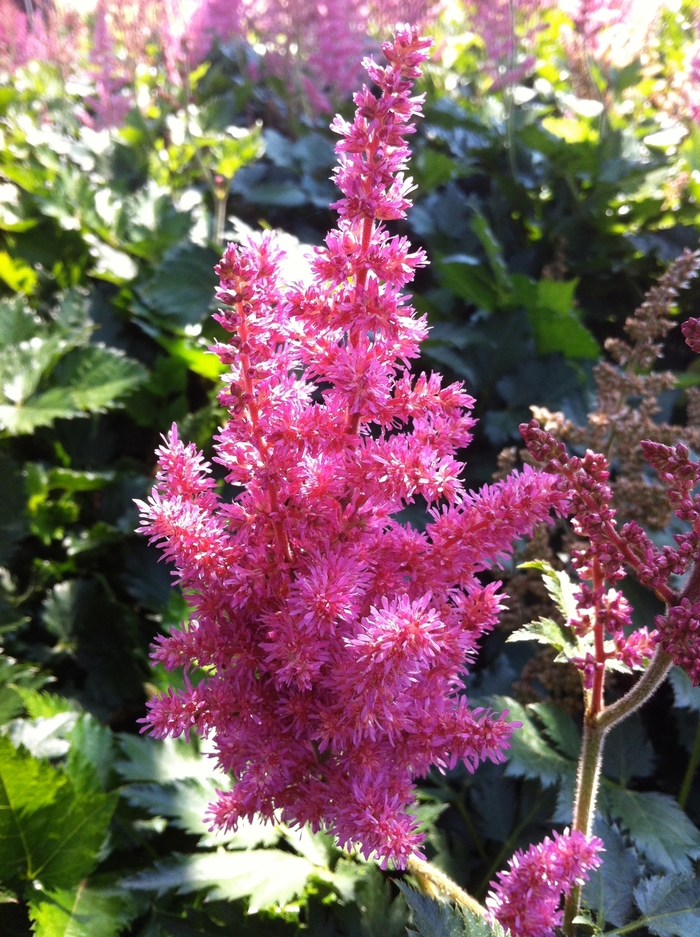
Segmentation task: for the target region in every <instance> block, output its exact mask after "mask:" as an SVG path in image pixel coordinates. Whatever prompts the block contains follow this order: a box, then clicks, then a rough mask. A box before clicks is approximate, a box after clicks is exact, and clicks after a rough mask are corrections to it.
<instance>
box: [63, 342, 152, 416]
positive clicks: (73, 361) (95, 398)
mask: <svg viewBox="0 0 700 937" xmlns="http://www.w3.org/2000/svg"><path fill="white" fill-rule="evenodd" d="M147 376H148V372H147V371H146V369H145V368H144V367H143V365H141V364H139V363H138V362H137V361H134V360H132V359H131V358H127V357H126V355H124V354H123V353H122V352H121V351H118V350H117V349H116V348H106V347H105V346H104V345H90V346H89V347H88V348H80V349H76V350H75V351H73V352H71V353H70V354H69V355H68V356H67V357H66V358H64V359H63V360H62V361H61V362H60V364H59V365H58V366H57V367H56V371H55V373H54V380H56V381H57V382H59V383H60V384H62V385H64V386H65V388H66V390H67V392H68V394H69V395H70V397H69V399H70V401H71V403H72V405H73V408H74V410H76V411H80V410H87V411H89V412H90V413H97V412H99V411H102V410H104V409H105V408H106V407H108V406H110V405H112V404H114V403H115V401H116V400H117V399H118V398H119V397H121V396H123V395H124V394H125V393H127V391H130V390H133V389H134V388H135V387H137V386H138V385H139V384H140V383H141V382H142V381H144V380H146V378H147ZM61 389H62V390H63V388H61Z"/></svg>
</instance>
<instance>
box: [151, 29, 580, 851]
mask: <svg viewBox="0 0 700 937" xmlns="http://www.w3.org/2000/svg"><path fill="white" fill-rule="evenodd" d="M429 45H430V43H429V41H428V40H425V39H421V38H420V36H419V34H418V32H417V30H416V29H415V28H409V27H402V28H399V29H398V30H397V33H396V37H395V39H394V41H393V42H391V43H387V44H385V45H384V47H383V48H384V53H385V55H386V58H387V61H388V64H387V65H386V66H384V67H383V68H380V67H379V66H377V65H375V64H374V63H371V62H370V63H367V64H368V70H369V71H370V74H371V75H372V77H373V79H374V80H375V82H376V83H377V84H378V86H379V88H380V95H379V97H375V96H374V94H372V93H371V92H370V91H369V90H368V89H367V88H364V89H363V90H362V91H361V92H360V93H359V94H358V96H357V98H356V101H357V104H358V113H357V115H356V117H355V120H354V121H353V123H351V124H347V125H345V124H343V123H342V122H339V121H336V124H335V126H336V128H337V129H339V130H340V132H341V137H342V139H341V142H340V143H339V144H338V147H337V150H338V154H339V157H340V161H341V166H340V169H339V172H338V179H339V183H340V184H341V187H342V190H343V193H344V196H345V197H344V199H342V200H341V203H340V204H339V210H340V216H341V217H340V220H339V223H338V227H337V229H336V230H334V231H332V232H331V233H330V234H329V235H328V238H327V242H326V246H325V247H322V248H317V249H316V252H315V255H314V257H313V258H312V260H311V264H310V271H309V272H308V276H306V277H305V279H304V280H303V282H300V283H287V282H285V279H284V276H283V267H282V262H283V256H282V253H281V251H280V249H279V248H278V247H277V245H276V243H275V239H274V237H273V236H272V235H270V234H263V235H262V236H260V237H254V238H251V239H250V240H249V241H248V242H247V243H245V244H242V245H233V244H230V245H229V246H228V247H227V248H226V250H225V252H224V255H223V257H222V260H221V262H220V264H219V265H218V267H217V272H218V274H219V277H220V289H219V291H218V298H219V300H220V301H221V303H222V309H221V311H220V313H219V314H218V317H217V318H218V320H219V322H220V323H221V324H222V326H223V327H224V328H225V329H226V331H227V332H228V333H229V335H230V337H229V340H228V341H227V342H226V343H221V344H219V345H217V346H216V347H215V348H214V349H213V350H214V351H215V352H216V354H218V355H219V357H220V358H221V360H222V362H223V363H224V364H225V365H227V367H228V369H229V370H228V373H227V374H226V376H225V386H224V390H223V391H222V392H221V395H220V399H221V402H222V404H223V405H224V406H225V407H226V408H227V409H228V411H229V420H228V422H227V423H226V425H225V426H224V427H223V428H222V429H221V430H220V432H219V435H218V437H217V440H216V446H215V448H216V456H215V459H216V461H217V462H218V463H219V464H220V465H221V466H223V468H224V471H225V474H226V480H227V481H228V482H229V483H230V484H232V485H235V486H238V487H239V489H242V490H241V491H240V493H239V494H238V495H237V496H236V497H235V498H234V499H233V500H232V501H231V502H226V501H224V500H222V499H221V497H220V495H219V493H218V491H217V489H216V487H215V486H214V485H213V484H212V481H211V478H210V467H209V466H208V465H207V464H206V463H205V462H204V460H203V459H202V457H201V455H200V454H199V453H198V452H197V451H196V449H195V447H194V446H192V445H185V444H184V443H183V442H182V441H181V440H180V439H179V437H178V434H177V431H176V429H175V428H174V429H173V430H172V432H171V433H170V434H169V436H168V438H167V440H166V442H165V445H164V446H163V447H162V448H161V449H160V450H159V453H158V455H159V469H158V475H157V484H156V488H155V489H154V492H153V495H152V497H151V498H150V499H149V501H148V503H142V504H141V510H142V518H143V526H142V527H141V530H142V531H143V532H144V533H146V534H147V535H148V536H149V537H150V538H151V540H152V541H155V542H159V543H160V544H161V546H162V547H163V549H164V552H165V555H166V557H167V558H168V559H169V560H170V561H171V562H172V563H173V564H174V566H175V569H176V575H177V578H178V580H179V582H180V583H181V585H182V587H183V589H184V590H185V592H186V594H187V595H188V601H189V603H190V604H191V606H192V609H193V619H192V620H191V621H190V622H189V623H188V624H187V626H185V627H183V629H182V630H179V631H177V630H175V631H173V632H172V634H171V635H170V636H168V637H164V638H161V639H160V641H159V642H158V645H157V648H156V650H155V657H156V658H157V659H158V660H160V661H162V662H163V663H164V665H165V666H166V667H169V668H172V667H176V666H178V665H181V666H183V667H184V668H185V669H186V670H187V668H190V667H191V666H193V665H196V666H199V667H200V668H202V669H204V670H205V675H204V678H203V679H202V680H201V681H200V682H199V683H197V685H196V686H195V685H189V684H187V685H186V686H185V688H184V689H183V690H179V691H177V692H170V693H169V694H167V695H165V696H163V697H161V698H159V699H155V700H153V701H152V702H151V704H150V712H149V716H148V719H147V724H148V726H149V727H150V729H151V731H152V733H153V734H155V735H157V736H164V735H177V734H179V733H189V732H190V731H197V732H200V733H205V734H209V735H210V736H211V737H212V739H213V742H214V744H215V746H216V750H217V752H218V758H219V762H220V764H221V766H222V767H223V768H224V769H225V770H227V771H230V772H231V773H232V774H233V776H234V777H235V779H236V784H235V786H234V787H233V790H232V791H229V792H224V793H221V795H220V797H219V799H218V801H217V802H216V803H215V804H214V805H213V806H212V808H211V819H212V822H213V823H214V824H215V825H219V826H225V827H230V826H235V824H236V823H237V822H238V820H239V819H240V818H242V817H252V815H253V814H255V813H260V814H262V815H263V816H265V817H268V818H271V817H273V816H274V817H279V818H281V819H282V820H284V821H285V822H288V823H292V824H302V823H305V822H308V823H310V824H312V826H314V827H318V826H319V825H321V824H326V825H327V826H328V827H330V828H331V829H332V830H333V831H334V832H335V833H336V834H337V836H338V839H339V841H340V843H341V844H342V845H345V846H350V845H351V844H357V845H359V847H360V848H361V849H362V851H363V852H364V854H365V855H370V854H372V853H375V854H376V855H377V856H379V857H380V858H381V860H382V861H384V860H386V859H388V858H392V859H393V860H394V861H396V862H397V863H398V864H399V865H402V864H403V863H404V862H405V861H406V859H407V857H408V856H409V855H411V854H412V853H413V852H414V851H415V850H416V849H417V847H418V845H419V843H420V835H419V834H418V832H417V831H416V825H417V824H416V820H415V817H414V816H413V813H412V811H411V807H412V804H413V801H414V786H413V779H414V777H416V776H421V775H423V774H425V773H426V772H427V771H428V769H429V767H430V766H431V765H437V766H438V767H440V768H443V769H446V768H450V767H453V766H454V765H455V764H456V763H457V762H460V761H461V762H463V763H464V764H465V765H466V766H467V768H468V769H469V770H473V769H474V768H475V767H476V765H477V764H478V763H479V762H480V761H481V760H483V759H484V758H489V759H491V760H493V761H501V760H502V759H503V750H504V748H505V747H506V746H507V744H508V739H509V737H510V734H511V731H512V726H511V725H509V724H508V723H507V722H506V721H505V719H504V718H503V716H500V715H494V714H493V713H490V712H488V711H483V710H473V709H471V708H470V707H469V705H468V703H467V700H466V698H465V696H464V693H463V687H464V685H463V679H462V678H463V675H464V670H465V667H466V665H467V663H468V662H469V660H470V659H472V658H473V656H474V654H475V652H476V648H477V643H478V640H479V638H480V636H481V635H482V634H483V633H484V632H485V631H486V630H488V629H489V628H491V627H493V625H494V624H495V622H496V620H497V616H498V613H499V609H500V607H501V606H500V596H499V594H498V584H493V583H491V584H489V585H487V586H484V585H482V584H481V583H480V581H479V579H478V577H477V573H478V572H479V571H480V570H483V569H487V568H489V567H490V566H491V564H492V563H494V562H498V561H500V560H502V559H503V558H504V557H506V556H508V555H509V553H510V550H511V544H512V541H513V539H514V538H518V537H520V536H521V535H523V534H524V533H526V532H529V531H530V530H531V529H532V527H533V526H534V524H536V523H537V522H539V521H542V520H545V519H547V517H548V516H549V513H550V511H551V509H552V508H555V509H556V510H558V511H559V512H563V511H565V510H566V507H567V499H566V495H565V493H564V492H563V490H562V489H561V486H559V485H558V483H557V479H555V478H554V477H553V476H551V475H547V474H544V473H540V472H535V471H533V470H531V469H529V468H528V469H527V470H526V471H525V472H524V473H523V474H522V475H517V474H515V475H513V476H512V477H510V478H509V479H508V480H507V481H505V482H502V483H500V484H497V485H494V486H490V487H489V486H487V487H485V488H483V489H482V490H481V491H479V492H467V491H466V490H465V488H464V484H463V482H462V480H461V474H462V469H463V463H462V461H461V460H460V458H459V455H458V452H459V450H461V449H462V448H463V447H465V446H466V445H467V444H468V443H469V441H470V439H471V429H472V426H473V424H474V420H473V419H472V417H471V416H470V414H469V409H470V407H471V406H472V404H473V401H472V399H471V398H470V397H469V395H468V394H467V393H465V391H464V389H463V387H462V386H461V385H459V384H451V385H449V386H447V387H445V386H443V384H442V380H441V378H440V376H439V375H435V374H431V375H429V376H428V375H425V374H423V375H420V376H418V377H414V376H411V375H410V374H409V372H408V370H407V362H408V361H410V360H411V359H413V358H415V357H416V356H417V354H418V349H419V343H420V341H421V340H422V339H423V338H424V337H425V335H426V323H425V321H424V319H422V318H420V317H418V316H417V315H416V313H415V311H414V310H413V309H412V307H411V306H410V304H409V301H408V297H407V296H406V295H405V294H404V293H403V292H402V287H404V286H405V285H406V284H407V283H408V282H409V281H410V280H411V278H412V277H413V273H414V270H415V269H416V267H417V266H420V265H421V264H424V263H425V262H426V260H425V256H424V254H423V253H422V252H421V251H414V252H412V251H411V249H410V245H409V244H408V242H407V241H406V239H405V238H402V237H398V236H395V235H392V234H391V233H390V232H389V230H388V229H387V227H386V225H385V223H384V221H385V219H387V218H389V217H398V216H400V215H401V213H403V212H404V211H405V208H406V207H407V204H408V203H407V201H406V200H405V192H406V187H407V185H408V184H409V183H408V181H407V180H403V179H402V178H401V174H402V173H403V171H404V167H405V162H406V159H407V155H408V152H407V150H406V148H405V143H404V136H405V134H406V133H408V132H409V131H410V130H411V129H412V128H411V123H410V121H411V118H412V117H413V116H414V115H416V114H418V113H419V111H420V99H419V98H414V97H411V88H412V83H413V79H414V78H415V77H416V76H417V75H418V73H419V65H420V62H421V61H422V60H423V59H425V57H426V56H427V53H428V49H429ZM417 500H422V501H424V502H425V503H427V505H428V507H429V509H430V511H431V517H430V520H429V523H428V524H427V527H426V529H425V530H418V529H414V528H412V527H411V526H408V525H405V524H402V523H400V521H399V519H398V518H397V514H398V512H400V511H401V510H402V509H403V508H405V507H406V506H407V505H410V504H412V503H414V502H416V501H417Z"/></svg>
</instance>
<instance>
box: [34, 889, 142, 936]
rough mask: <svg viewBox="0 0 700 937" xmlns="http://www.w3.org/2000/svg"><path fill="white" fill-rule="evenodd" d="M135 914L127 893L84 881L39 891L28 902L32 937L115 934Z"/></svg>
mask: <svg viewBox="0 0 700 937" xmlns="http://www.w3.org/2000/svg"><path fill="white" fill-rule="evenodd" d="M137 913H138V906H137V904H136V902H135V901H134V898H133V897H132V895H130V894H129V893H128V892H125V891H123V890H118V889H109V888H94V887H91V886H89V885H85V884H80V885H78V886H77V888H74V889H61V890H57V891H39V892H38V893H35V894H32V897H31V899H30V901H29V916H30V918H31V920H32V923H33V931H34V937H118V935H119V934H120V933H121V932H122V930H123V929H124V928H125V927H127V925H129V924H130V923H131V921H132V920H133V919H134V918H135V917H136V915H137Z"/></svg>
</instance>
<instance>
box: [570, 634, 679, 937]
mask: <svg viewBox="0 0 700 937" xmlns="http://www.w3.org/2000/svg"><path fill="white" fill-rule="evenodd" d="M671 664H672V660H671V657H670V656H669V655H668V654H667V653H666V652H665V651H664V650H663V649H662V648H661V647H658V648H657V649H656V652H655V653H654V656H653V658H652V660H651V663H650V664H649V666H648V667H647V669H646V670H645V671H644V673H643V674H642V676H641V677H640V678H639V680H638V681H637V682H636V683H635V685H634V686H633V687H632V689H631V690H629V691H628V692H627V693H625V695H624V696H623V697H621V698H620V699H619V700H617V701H616V702H614V703H613V704H612V705H611V706H608V707H607V708H605V709H603V710H601V711H600V712H591V713H588V714H587V715H586V718H585V720H584V727H583V743H582V745H581V755H580V757H579V770H578V777H577V779H576V795H575V799H574V818H573V828H574V830H580V831H581V832H582V833H585V834H586V835H587V836H590V833H591V828H592V826H593V818H594V817H595V808H596V798H597V794H598V787H599V783H600V765H601V762H602V760H603V744H604V742H605V736H606V735H607V734H608V732H609V731H610V729H612V728H613V726H615V725H617V723H618V722H621V721H622V720H623V719H626V718H627V716H629V715H630V714H631V713H633V712H634V711H635V710H636V709H639V707H640V706H641V705H642V703H645V702H646V701H647V700H648V699H649V697H650V696H651V695H652V694H653V693H654V692H655V690H657V689H658V687H659V686H660V685H661V683H662V682H663V681H664V679H665V678H666V675H667V674H668V672H669V670H670V669H671ZM580 904H581V889H580V888H575V889H574V890H573V891H572V892H571V894H570V895H569V897H568V898H567V899H566V904H565V905H564V934H565V935H566V937H574V934H575V930H576V929H575V926H574V918H575V917H576V916H577V914H578V913H579V907H580Z"/></svg>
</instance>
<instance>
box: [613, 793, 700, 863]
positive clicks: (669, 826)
mask: <svg viewBox="0 0 700 937" xmlns="http://www.w3.org/2000/svg"><path fill="white" fill-rule="evenodd" d="M600 800H601V809H607V811H608V813H609V814H610V816H611V817H613V818H615V819H618V820H620V822H621V823H622V825H623V826H624V827H626V829H627V830H629V835H630V837H631V839H632V841H633V842H634V844H635V846H636V847H637V848H638V849H639V850H640V852H643V853H644V855H645V856H646V857H647V859H648V860H649V861H650V862H652V863H653V864H654V865H655V866H657V867H658V868H660V869H663V870H664V871H665V872H688V871H689V870H690V867H691V866H690V860H691V859H695V858H697V857H698V856H700V830H698V828H697V827H696V826H695V825H694V824H693V823H692V822H691V820H690V819H689V818H688V816H687V815H686V814H685V813H684V812H683V811H682V810H681V808H680V807H679V806H678V804H677V803H676V801H675V800H674V799H673V797H670V796H669V795H668V794H659V793H658V792H656V791H644V792H639V791H627V790H622V789H620V788H616V787H612V786H608V785H603V786H602V787H601V798H600Z"/></svg>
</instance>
